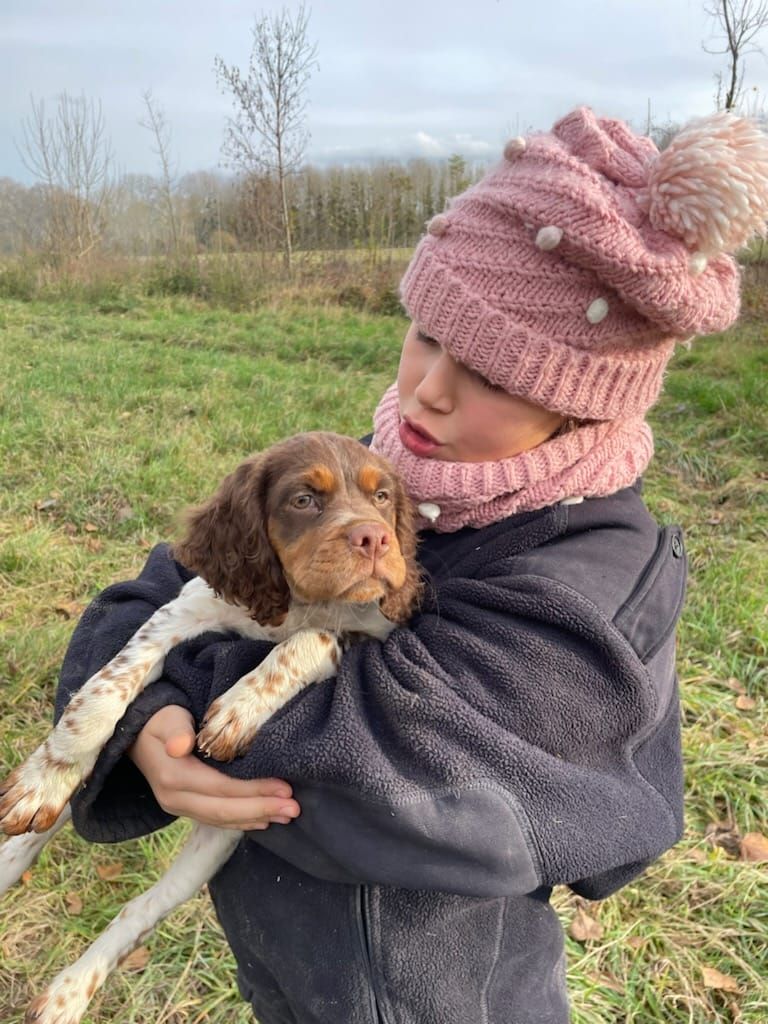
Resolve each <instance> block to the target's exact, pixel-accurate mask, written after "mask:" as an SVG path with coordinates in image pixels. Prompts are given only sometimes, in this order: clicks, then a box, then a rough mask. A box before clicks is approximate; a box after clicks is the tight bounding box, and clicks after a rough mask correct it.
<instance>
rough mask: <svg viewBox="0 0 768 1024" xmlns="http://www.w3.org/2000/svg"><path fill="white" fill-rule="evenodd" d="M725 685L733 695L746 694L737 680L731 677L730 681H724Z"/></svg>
mask: <svg viewBox="0 0 768 1024" xmlns="http://www.w3.org/2000/svg"><path fill="white" fill-rule="evenodd" d="M725 685H726V686H727V687H728V689H729V690H733V691H734V693H746V692H747V691H746V690H745V689H744V687H743V685H742V684H741V683H740V682H739V680H738V679H735V678H734V677H733V676H731V678H730V679H727V680H726V682H725Z"/></svg>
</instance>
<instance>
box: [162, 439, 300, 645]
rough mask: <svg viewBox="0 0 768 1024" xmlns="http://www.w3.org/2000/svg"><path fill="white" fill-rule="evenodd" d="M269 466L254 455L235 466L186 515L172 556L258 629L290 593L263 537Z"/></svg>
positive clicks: (283, 607)
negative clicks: (247, 614)
mask: <svg viewBox="0 0 768 1024" xmlns="http://www.w3.org/2000/svg"><path fill="white" fill-rule="evenodd" d="M268 486H269V466H268V460H267V457H266V456H263V455H257V456H254V457H253V458H251V459H247V460H246V461H245V462H243V463H241V465H239V466H238V467H237V469H236V470H235V471H234V473H230V475H229V476H228V477H226V478H225V479H224V481H223V482H222V484H221V486H220V487H219V489H218V491H217V492H216V493H215V494H214V495H213V497H212V498H210V499H209V500H208V501H206V502H205V503H204V504H202V505H199V506H198V507H197V508H193V509H191V510H190V511H189V513H188V514H187V519H186V534H185V536H184V537H183V538H182V539H181V540H180V541H179V542H178V543H177V544H174V545H173V557H174V558H176V559H177V560H178V561H179V562H181V564H182V565H185V566H186V567H187V568H188V569H191V570H192V571H193V572H196V573H198V575H200V576H202V578H203V579H204V580H205V582H206V583H207V584H208V585H209V586H210V587H211V588H212V589H213V590H214V591H215V592H216V593H217V594H218V595H219V596H220V597H223V598H224V600H225V601H229V602H230V604H240V605H243V606H244V607H246V608H248V609H249V611H250V613H251V617H252V618H253V619H255V620H256V621H257V622H259V623H261V624H262V625H266V624H273V625H277V624H279V623H280V622H281V621H282V619H283V618H284V616H285V614H286V613H287V611H288V606H289V604H290V600H291V597H290V591H289V589H288V584H287V582H286V579H285V576H284V575H283V570H282V567H281V565H280V562H279V561H278V558H277V556H276V555H275V552H274V550H273V548H272V545H271V544H270V542H269V538H268V537H267V529H266V496H267V489H268Z"/></svg>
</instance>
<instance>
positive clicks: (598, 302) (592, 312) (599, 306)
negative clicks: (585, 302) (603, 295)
mask: <svg viewBox="0 0 768 1024" xmlns="http://www.w3.org/2000/svg"><path fill="white" fill-rule="evenodd" d="M607 316H608V303H607V302H606V301H605V299H595V301H594V302H590V304H589V308H588V309H587V320H589V322H590V323H591V324H599V323H600V321H601V320H605V318H606V317H607Z"/></svg>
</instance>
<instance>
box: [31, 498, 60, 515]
mask: <svg viewBox="0 0 768 1024" xmlns="http://www.w3.org/2000/svg"><path fill="white" fill-rule="evenodd" d="M58 504H59V502H58V500H57V499H56V498H40V500H39V501H36V502H35V508H36V509H37V511H38V512H47V511H48V509H49V508H55V507H56V506H57V505H58Z"/></svg>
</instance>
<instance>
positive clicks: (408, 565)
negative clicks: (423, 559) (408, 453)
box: [379, 477, 423, 623]
mask: <svg viewBox="0 0 768 1024" xmlns="http://www.w3.org/2000/svg"><path fill="white" fill-rule="evenodd" d="M394 497H395V517H396V518H395V533H396V534H397V542H398V544H399V545H400V552H401V554H402V556H403V558H404V559H405V583H404V584H403V585H402V587H400V589H399V590H393V591H390V593H388V594H387V595H386V596H385V597H384V598H383V599H382V601H381V604H380V605H379V607H380V608H381V613H382V615H384V616H385V617H386V618H388V619H389V620H390V621H391V622H397V623H401V622H407V621H408V619H409V618H410V617H411V615H413V613H414V612H415V611H416V609H417V608H418V606H419V601H420V599H421V593H422V590H423V583H422V580H421V575H420V571H419V565H418V563H417V561H416V545H417V539H416V527H415V521H416V516H415V513H414V508H413V502H412V501H411V499H410V498H409V497H408V495H407V494H406V493H405V488H404V487H403V485H402V483H401V482H400V480H399V478H397V477H396V478H395V496H394Z"/></svg>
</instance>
